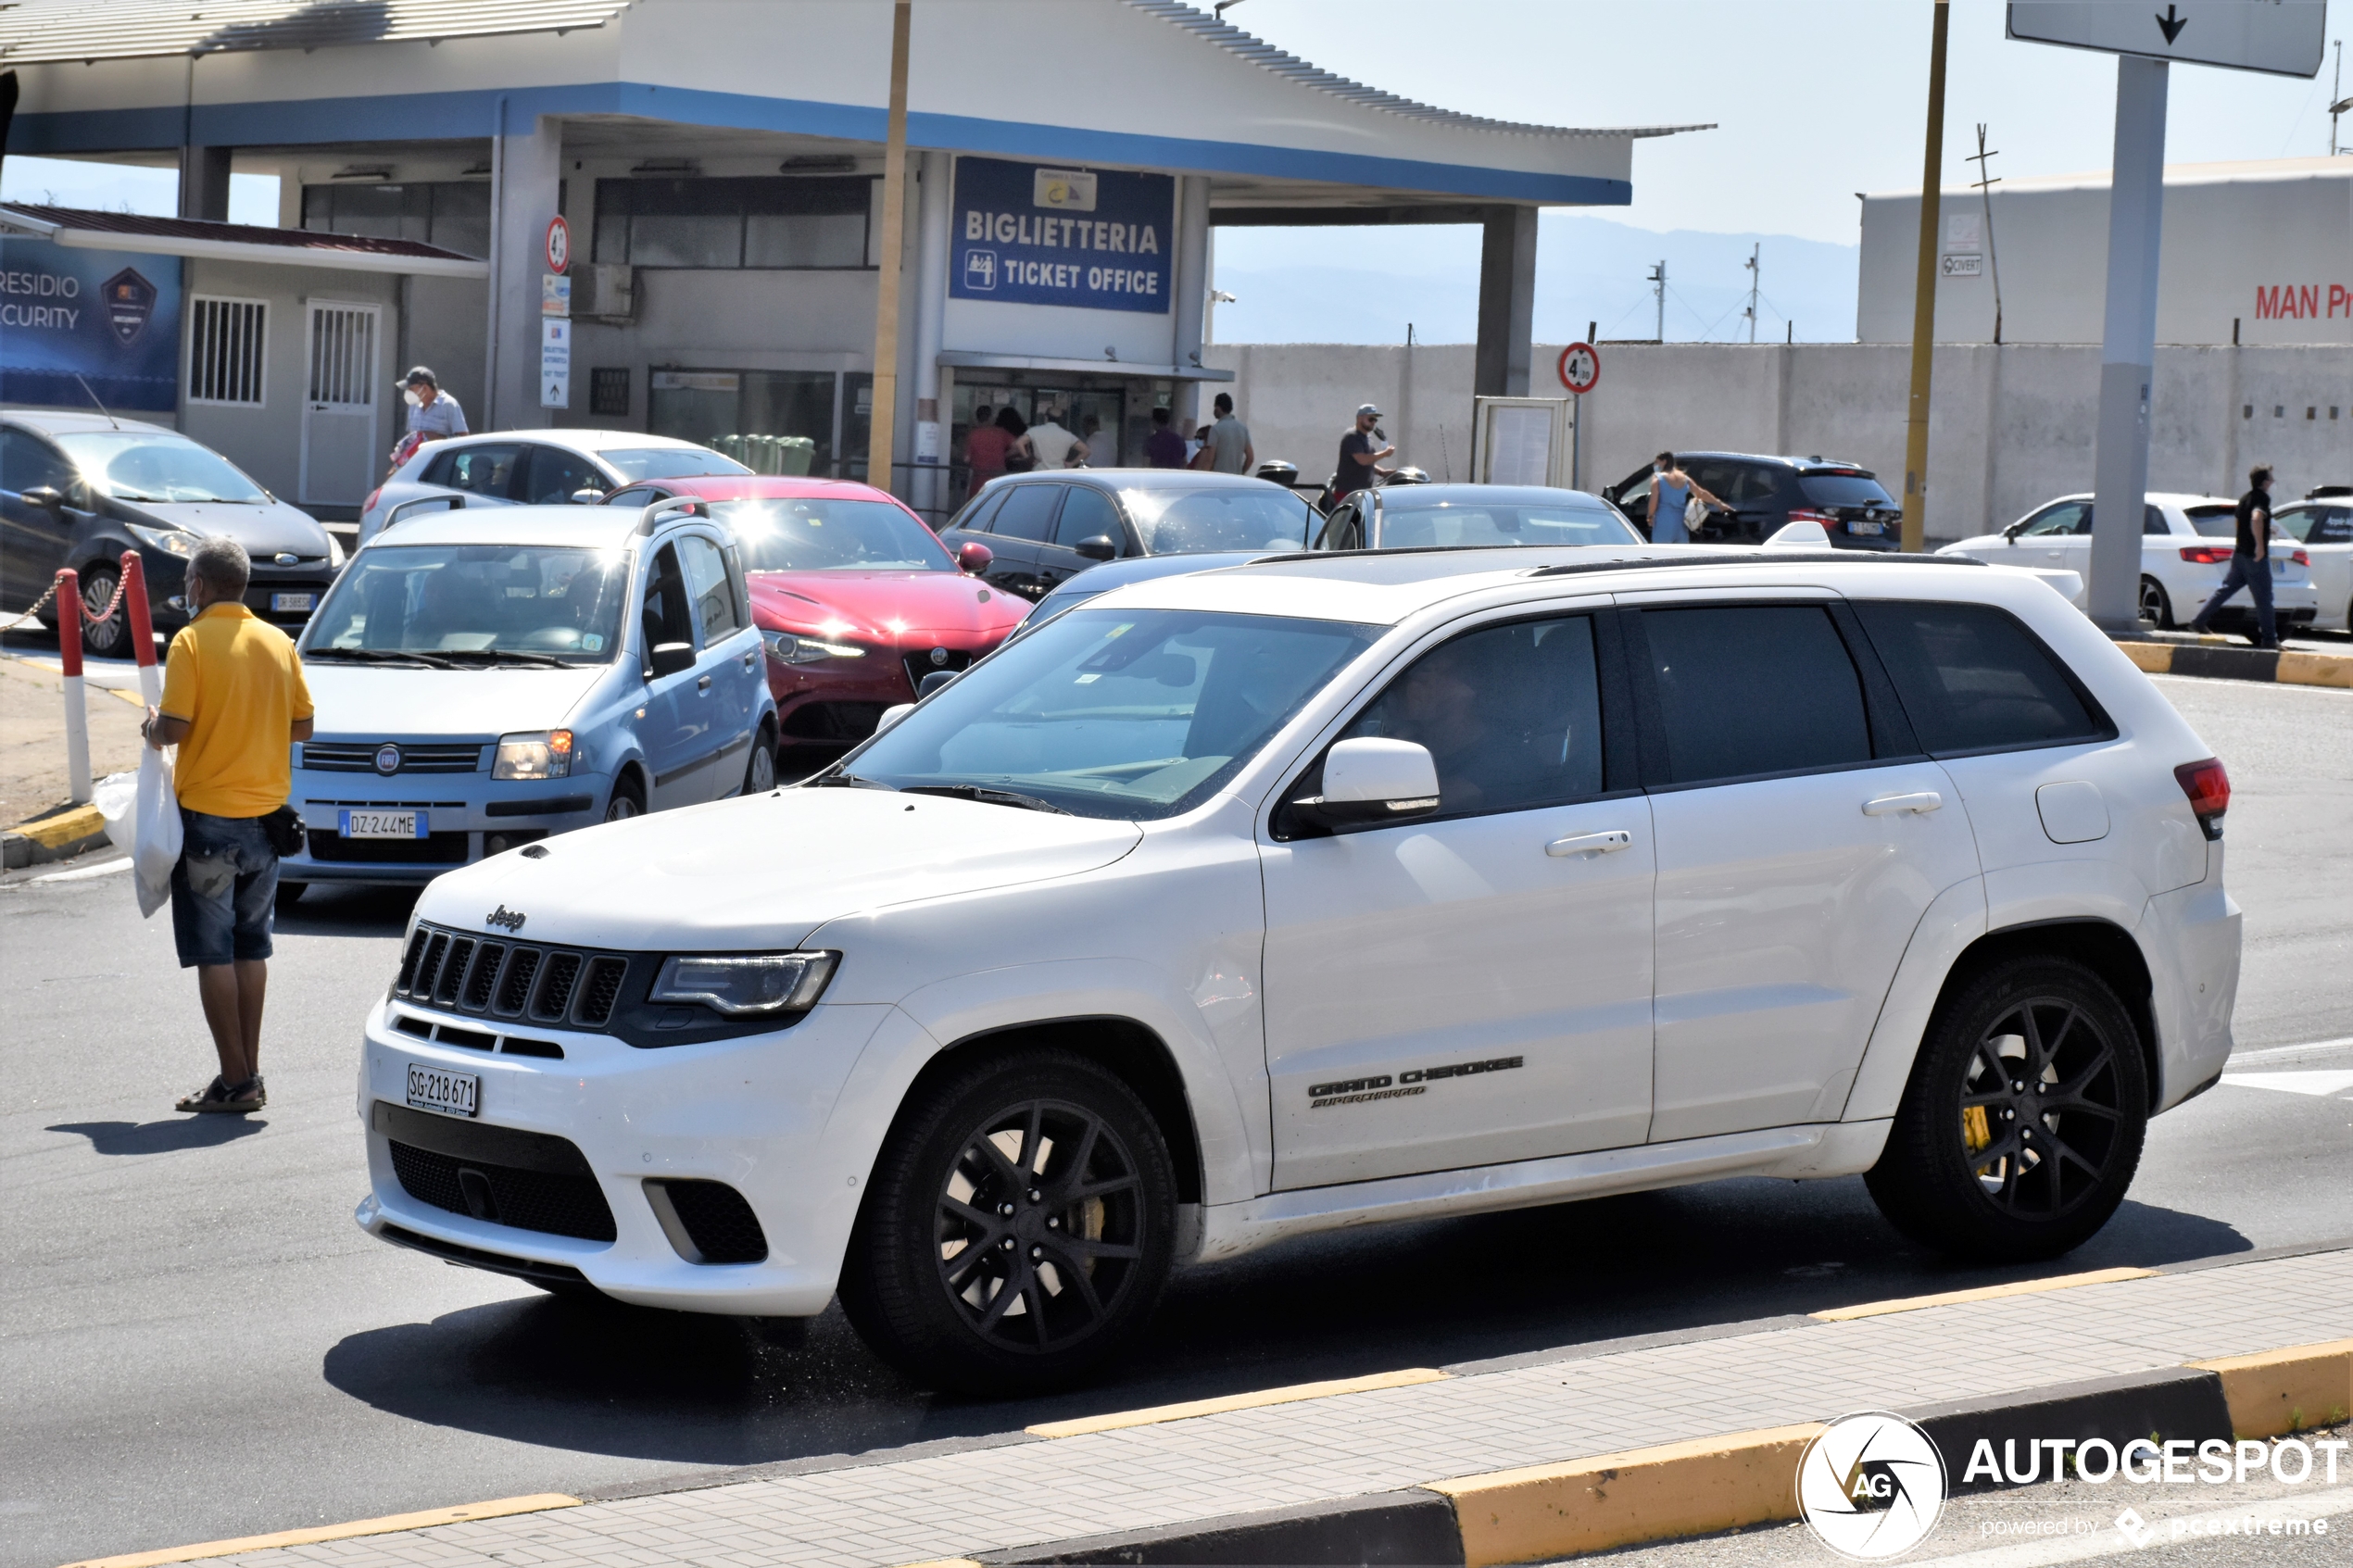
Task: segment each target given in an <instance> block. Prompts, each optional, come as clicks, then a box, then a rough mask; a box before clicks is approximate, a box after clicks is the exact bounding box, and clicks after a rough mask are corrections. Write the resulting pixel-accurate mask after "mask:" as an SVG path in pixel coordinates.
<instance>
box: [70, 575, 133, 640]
mask: <svg viewBox="0 0 2353 1568" xmlns="http://www.w3.org/2000/svg"><path fill="white" fill-rule="evenodd" d="M121 581H122V569H121V568H120V567H119V566H116V565H114V564H113V563H112V562H109V561H94V562H92V563H91V564H90V565H88V566H85V567H83V568H82V572H81V582H82V603H83V604H85V605H87V606H89V608H91V609H92V610H100V609H104V608H106V606H107V600H108V599H111V598H113V597H114V596H115V588H116V586H117V585H118V584H119V583H121ZM82 650H83V651H84V652H85V653H87V654H88V655H89V656H90V657H91V658H93V659H125V658H128V657H130V653H131V610H130V608H129V607H128V606H126V605H123V604H120V603H118V604H116V606H115V607H114V610H113V612H112V613H111V614H109V615H108V616H107V618H106V619H105V620H104V621H83V622H82Z"/></svg>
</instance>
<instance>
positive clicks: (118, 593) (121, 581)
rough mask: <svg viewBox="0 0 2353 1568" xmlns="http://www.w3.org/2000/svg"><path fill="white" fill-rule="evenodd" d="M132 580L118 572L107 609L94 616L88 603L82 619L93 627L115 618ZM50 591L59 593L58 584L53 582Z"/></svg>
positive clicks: (83, 608) (84, 606) (85, 604)
mask: <svg viewBox="0 0 2353 1568" xmlns="http://www.w3.org/2000/svg"><path fill="white" fill-rule="evenodd" d="M130 582H131V579H130V578H128V577H126V576H124V575H123V574H122V573H121V572H120V571H118V572H116V573H115V577H114V597H112V598H110V599H108V600H107V608H104V609H102V610H99V611H97V612H96V613H95V614H93V613H92V612H91V609H90V606H89V605H88V604H87V603H84V604H83V605H82V620H84V621H88V622H89V623H90V624H91V625H93V626H96V625H100V624H102V623H103V622H105V621H109V620H111V619H112V618H113V616H114V612H115V611H116V610H117V609H119V608H121V605H122V590H123V589H124V588H125V587H127V586H128V585H129V584H130ZM49 591H50V592H51V593H53V594H54V593H56V592H57V583H54V582H52V583H50V584H49Z"/></svg>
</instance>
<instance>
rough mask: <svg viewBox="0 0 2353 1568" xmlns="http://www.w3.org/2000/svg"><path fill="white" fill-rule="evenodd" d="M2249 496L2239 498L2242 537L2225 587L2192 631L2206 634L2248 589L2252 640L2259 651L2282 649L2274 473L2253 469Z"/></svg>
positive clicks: (2234, 550) (2208, 603)
mask: <svg viewBox="0 0 2353 1568" xmlns="http://www.w3.org/2000/svg"><path fill="white" fill-rule="evenodd" d="M2246 484H2247V490H2246V495H2242V496H2240V497H2239V509H2238V537H2237V540H2236V542H2235V543H2233V545H2232V546H2231V567H2230V570H2229V571H2225V572H2224V573H2222V586H2221V588H2219V589H2217V590H2216V591H2215V595H2214V596H2213V597H2212V598H2210V599H2208V600H2207V601H2206V608H2204V609H2201V610H2199V611H2198V612H2197V614H2196V615H2195V616H2193V617H2192V618H2191V620H2190V630H2191V631H2193V632H2201V633H2202V632H2204V631H2206V630H2207V627H2208V623H2209V622H2211V621H2213V619H2214V616H2215V612H2216V611H2218V610H2220V609H2221V608H2222V603H2223V601H2224V600H2226V599H2228V598H2229V597H2230V596H2232V595H2233V594H2235V593H2237V592H2238V591H2239V590H2240V589H2241V588H2244V589H2246V591H2247V593H2248V594H2249V595H2250V596H2253V598H2254V600H2255V629H2254V630H2253V631H2252V632H2250V633H2247V638H2248V641H2250V642H2252V643H2253V644H2254V645H2255V646H2257V647H2259V648H2276V647H2278V646H2280V629H2279V622H2278V621H2277V619H2276V618H2275V617H2274V616H2273V614H2272V612H2271V470H2270V469H2268V468H2257V469H2253V470H2249V471H2248V473H2247V476H2246Z"/></svg>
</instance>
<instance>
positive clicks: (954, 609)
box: [605, 474, 1029, 777]
mask: <svg viewBox="0 0 2353 1568" xmlns="http://www.w3.org/2000/svg"><path fill="white" fill-rule="evenodd" d="M672 495H680V496H687V495H691V496H698V497H699V498H701V499H703V500H705V501H708V502H709V503H710V504H711V514H712V516H714V517H715V518H717V519H718V520H719V521H721V522H722V523H724V524H725V525H726V527H727V528H728V529H729V531H730V532H732V533H734V534H735V536H736V542H737V545H738V546H739V548H740V550H741V552H742V555H743V562H744V571H745V573H746V575H747V578H748V581H749V588H750V591H751V613H752V620H753V621H755V622H756V623H757V624H758V625H759V627H760V640H761V642H762V643H763V644H765V645H766V646H767V649H768V689H769V690H770V691H771V692H773V693H774V694H775V697H776V715H777V721H778V723H779V724H780V726H781V728H782V732H783V734H782V740H781V746H783V747H786V748H789V747H793V746H809V747H816V746H823V747H827V748H839V747H841V746H849V745H853V744H855V743H856V742H858V741H862V740H864V739H865V738H866V737H867V736H868V735H870V734H874V733H875V723H876V722H877V721H879V720H880V719H881V718H882V713H883V709H886V708H888V707H890V706H892V705H893V704H894V703H901V702H912V701H914V700H915V683H916V682H918V681H920V680H922V679H923V677H925V675H928V674H930V673H931V672H932V671H935V670H962V669H963V668H964V667H965V666H966V665H968V664H970V663H971V662H972V661H973V660H974V659H978V658H979V657H980V656H981V655H983V654H985V653H987V652H988V651H989V650H990V649H991V648H993V647H995V646H997V645H998V644H999V643H1001V642H1003V641H1004V640H1005V638H1006V637H1007V636H1009V635H1010V634H1011V633H1012V632H1013V628H1014V627H1016V626H1018V625H1020V624H1021V621H1022V617H1023V616H1025V615H1026V614H1028V613H1029V604H1028V601H1027V600H1026V599H1022V598H1018V597H1016V596H1013V595H1010V594H1007V593H1005V592H1004V591H1003V590H1001V589H999V588H993V587H991V586H989V585H988V583H984V582H982V581H981V580H980V578H979V576H978V575H977V574H978V573H980V572H983V571H987V570H988V565H989V561H990V556H989V553H988V546H983V545H966V546H964V547H963V551H962V552H961V554H950V551H949V549H948V546H945V545H943V544H941V543H940V542H939V539H938V537H937V535H936V534H934V533H932V531H931V530H930V529H929V528H927V527H925V525H924V521H923V520H922V519H921V518H919V517H917V516H916V515H915V514H914V513H913V512H912V511H910V510H908V509H907V508H905V507H904V506H902V505H900V502H899V501H898V500H897V499H896V498H895V497H894V496H892V495H890V494H889V493H888V492H887V491H883V490H877V489H875V487H874V486H873V485H870V484H860V483H856V482H854V481H850V480H838V479H797V478H789V477H779V476H774V475H767V474H749V475H745V474H731V475H723V474H710V475H699V474H698V475H686V476H681V477H678V478H674V479H663V480H660V481H648V482H646V483H639V484H633V485H630V486H629V487H628V488H626V489H624V490H617V491H615V492H614V493H613V494H612V495H611V496H610V497H609V498H608V499H607V501H606V503H605V504H606V505H608V506H621V507H631V506H634V507H643V506H646V505H648V503H650V502H653V501H657V500H661V499H663V498H665V497H668V496H672ZM777 772H778V774H779V775H780V776H785V777H791V776H795V775H794V774H793V772H792V770H791V768H790V767H789V765H788V764H787V765H782V766H779V768H778V769H777Z"/></svg>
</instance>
